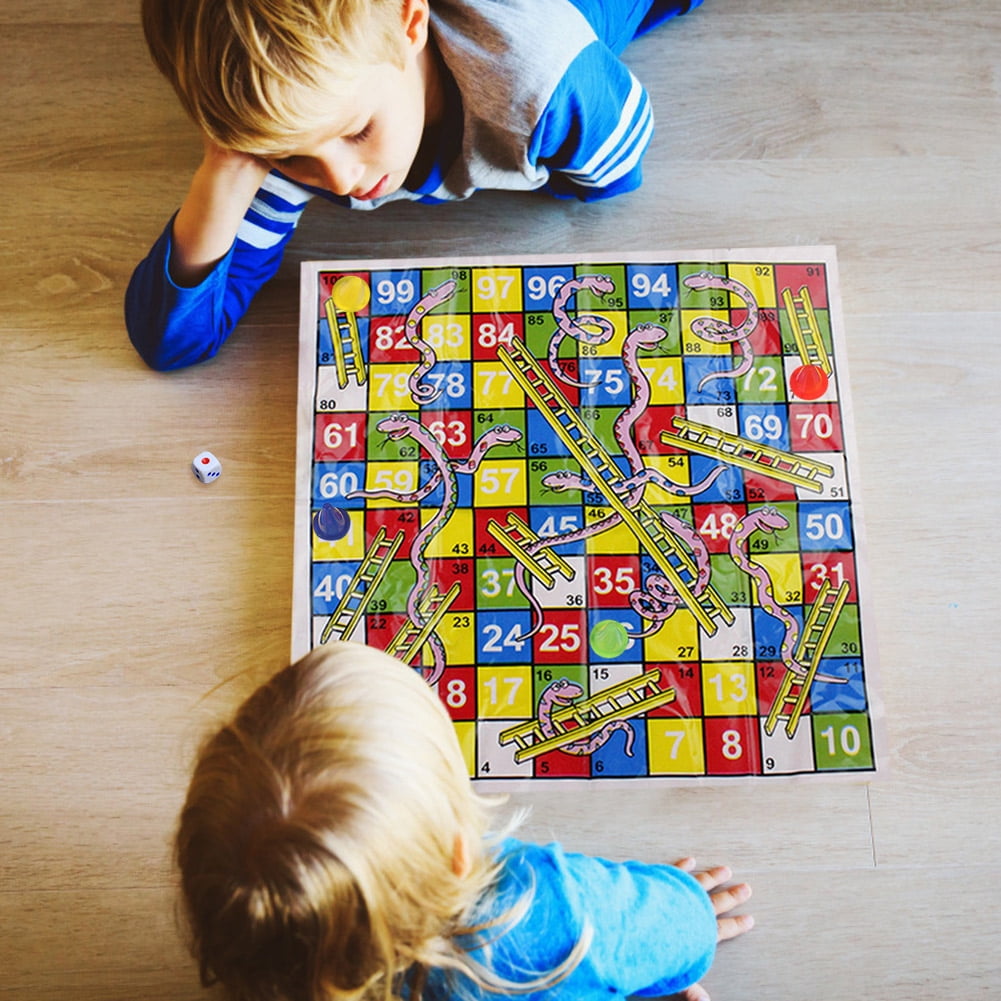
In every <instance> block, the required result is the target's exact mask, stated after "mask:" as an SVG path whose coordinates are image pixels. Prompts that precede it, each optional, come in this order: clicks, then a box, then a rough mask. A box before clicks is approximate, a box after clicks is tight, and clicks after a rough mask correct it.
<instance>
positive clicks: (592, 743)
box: [538, 678, 635, 757]
mask: <svg viewBox="0 0 1001 1001" xmlns="http://www.w3.org/2000/svg"><path fill="white" fill-rule="evenodd" d="M583 694H584V689H583V688H581V687H580V685H578V684H576V683H574V682H573V681H570V679H569V678H560V679H559V681H554V682H553V683H552V684H551V685H549V686H548V687H547V688H546V690H545V691H544V692H543V693H542V696H541V697H540V698H539V715H538V719H539V726H540V727H541V729H542V733H543V735H544V736H546V737H556V736H558V731H557V729H556V727H555V726H554V725H553V722H552V715H553V713H554V712H555V711H556V710H557V709H559V708H560V707H561V706H568V705H570V704H571V703H572V702H573V701H574V699H578V698H580V697H581V696H582V695H583ZM616 730H622V731H624V732H625V735H626V748H625V750H626V754H628V755H629V757H632V756H633V740H634V739H635V734H634V733H633V728H632V727H631V726H630V725H629V724H628V723H626V722H625V721H624V720H621V719H616V720H611V721H610V722H608V723H606V724H605V725H604V726H603V727H602V728H601V729H600V730H598V732H597V733H594V734H592V735H591V736H590V737H588V738H587V739H585V740H575V741H573V742H572V743H569V744H564V745H563V746H562V747H560V748H559V750H561V751H565V752H566V753H567V754H580V755H587V754H593V753H594V752H595V751H597V750H598V748H599V747H601V746H602V745H603V744H606V743H607V742H608V740H609V738H611V736H612V734H613V733H615V731H616Z"/></svg>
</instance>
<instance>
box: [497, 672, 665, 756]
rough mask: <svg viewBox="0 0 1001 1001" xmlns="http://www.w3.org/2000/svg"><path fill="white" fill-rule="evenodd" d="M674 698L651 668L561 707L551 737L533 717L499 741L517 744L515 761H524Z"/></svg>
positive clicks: (551, 721) (506, 732)
mask: <svg viewBox="0 0 1001 1001" xmlns="http://www.w3.org/2000/svg"><path fill="white" fill-rule="evenodd" d="M674 699H675V691H674V689H673V688H661V687H660V672H659V671H647V672H646V673H644V674H641V675H638V676H637V677H635V678H629V679H628V680H626V681H623V682H620V683H619V684H617V685H613V686H612V687H611V688H605V689H603V690H602V691H600V692H598V693H597V695H592V696H591V698H589V699H584V700H582V701H580V702H574V703H573V704H572V705H569V706H564V707H563V708H561V709H557V710H556V711H555V712H553V713H552V715H551V716H550V717H549V722H550V724H551V725H552V728H553V730H555V731H556V732H555V735H554V736H551V737H547V736H546V735H545V733H543V730H542V724H541V723H540V722H539V720H537V719H533V720H529V721H528V722H527V723H519V724H518V725H517V726H512V727H509V728H508V729H507V730H504V731H502V732H501V735H500V737H499V738H498V741H499V743H500V744H501V746H503V745H505V744H511V743H514V744H516V745H517V748H518V749H517V750H516V751H515V752H514V760H515V761H516V762H519V763H520V762H522V761H526V760H527V759H529V758H535V757H538V755H540V754H545V753H546V752H547V751H555V750H558V749H559V748H560V747H565V746H566V745H567V744H574V743H576V742H577V741H579V740H587V738H588V737H591V736H593V735H594V734H595V733H597V732H598V731H599V730H600V729H601V728H602V727H603V726H605V725H606V724H608V723H610V722H612V720H617V719H628V718H629V717H631V716H639V715H641V714H642V713H645V712H649V711H650V710H651V709H656V708H657V707H658V706H663V705H667V703H668V702H673V701H674Z"/></svg>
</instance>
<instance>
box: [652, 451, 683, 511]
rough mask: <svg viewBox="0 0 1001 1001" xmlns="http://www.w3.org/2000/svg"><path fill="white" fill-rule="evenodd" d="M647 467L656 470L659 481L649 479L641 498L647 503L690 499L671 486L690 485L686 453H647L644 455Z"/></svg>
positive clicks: (681, 501) (675, 501)
mask: <svg viewBox="0 0 1001 1001" xmlns="http://www.w3.org/2000/svg"><path fill="white" fill-rule="evenodd" d="M643 461H644V465H645V466H646V468H647V469H652V470H656V472H657V473H658V474H660V477H661V482H659V483H658V482H656V481H654V480H651V481H650V482H649V483H648V485H647V488H646V493H644V495H643V499H644V500H645V501H646V502H647V503H648V504H678V503H681V504H688V503H690V499H689V498H688V497H687V496H686V495H685V494H682V493H677V492H675V491H673V490H671V487H672V486H674V487H679V488H684V487H688V486H691V481H692V476H691V469H690V466H689V461H688V456H687V455H647V456H645V457H644V460H643Z"/></svg>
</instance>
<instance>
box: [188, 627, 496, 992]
mask: <svg viewBox="0 0 1001 1001" xmlns="http://www.w3.org/2000/svg"><path fill="white" fill-rule="evenodd" d="M485 830H486V807H485V803H484V801H483V800H481V799H479V798H478V797H477V796H476V795H475V794H474V793H473V792H472V788H471V784H470V781H469V779H468V776H467V773H466V768H465V764H464V762H463V758H462V754H461V751H460V749H459V746H458V743H457V741H456V739H455V735H454V731H453V728H452V724H451V721H450V720H449V718H448V715H447V713H446V712H445V710H444V708H443V707H442V705H441V703H440V701H439V699H438V698H437V696H436V695H435V694H434V693H433V692H432V691H431V690H430V689H429V688H428V686H427V684H426V683H425V682H424V681H423V680H422V679H421V678H420V677H419V676H418V675H417V674H416V673H415V672H414V671H413V670H411V669H410V668H408V667H405V666H404V665H402V664H400V663H399V662H398V661H396V660H394V659H393V658H391V657H389V656H387V655H386V654H383V653H380V652H378V651H376V650H374V649H371V648H369V647H364V646H360V645H357V644H351V643H336V644H330V645H329V646H325V647H321V648H319V649H317V650H314V651H313V652H312V653H310V654H309V655H308V656H306V657H305V658H303V659H302V660H300V661H299V662H297V663H296V664H293V665H292V666H291V667H288V668H286V669H285V670H283V671H281V672H280V673H279V674H277V675H276V676H275V677H274V678H272V679H271V680H270V681H269V682H267V683H266V684H265V685H263V686H262V687H261V688H259V689H258V690H257V691H256V692H255V693H254V694H253V695H251V696H250V697H249V698H248V699H247V701H246V702H245V703H244V704H243V705H242V706H241V707H240V709H239V710H238V711H237V714H236V716H235V718H234V720H233V722H232V723H230V724H228V725H227V726H224V727H223V728H222V729H221V730H220V731H219V732H218V733H216V734H215V735H214V736H212V737H211V739H210V740H209V741H208V742H207V743H206V744H205V746H204V747H203V749H202V751H201V753H200V755H199V757H198V760H197V764H196V767H195V770H194V775H193V777H192V780H191V784H190V787H189V790H188V796H187V800H186V802H185V804H184V808H183V810H182V813H181V820H180V827H179V831H178V835H177V858H178V864H179V868H180V872H181V882H182V889H183V896H184V902H185V905H186V909H187V914H188V918H189V921H190V924H191V930H192V934H193V944H194V951H195V955H196V957H197V959H198V961H199V963H200V968H201V975H202V980H203V982H204V983H206V984H207V983H212V982H215V981H220V982H222V983H223V984H224V985H225V986H226V987H227V988H228V989H229V990H230V992H231V994H232V995H233V996H234V997H235V998H239V999H260V1001H264V999H268V1001H276V999H279V998H280V999H283V1001H284V999H290V1001H291V999H295V1001H299V999H302V1001H307V999H309V1001H314V999H324V1001H326V999H331V1001H333V999H347V998H357V997H379V996H389V993H390V991H391V990H392V989H393V987H394V980H396V978H397V977H398V975H399V974H400V973H401V972H402V971H404V970H407V969H409V968H415V969H420V968H422V967H423V968H431V967H434V966H452V965H455V962H454V952H455V950H454V946H453V944H452V942H451V936H452V934H453V933H455V932H457V931H461V929H462V925H463V917H464V915H465V916H468V914H469V913H470V912H471V910H472V909H473V907H474V905H475V903H476V901H477V900H478V899H479V898H480V897H481V895H482V894H483V893H484V891H485V889H486V888H487V886H489V884H490V882H491V881H492V879H493V878H494V871H493V864H492V862H491V859H490V857H489V855H488V853H487V852H486V851H485V850H484V847H483V835H484V833H485Z"/></svg>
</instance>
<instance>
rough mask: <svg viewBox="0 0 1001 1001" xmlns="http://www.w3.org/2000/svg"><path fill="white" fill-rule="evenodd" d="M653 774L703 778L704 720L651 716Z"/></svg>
mask: <svg viewBox="0 0 1001 1001" xmlns="http://www.w3.org/2000/svg"><path fill="white" fill-rule="evenodd" d="M646 726H647V748H648V754H649V757H650V774H651V775H703V774H705V770H706V756H705V750H704V749H703V746H702V720H700V719H675V718H674V717H670V716H655V717H650V718H648V719H647V721H646Z"/></svg>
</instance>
